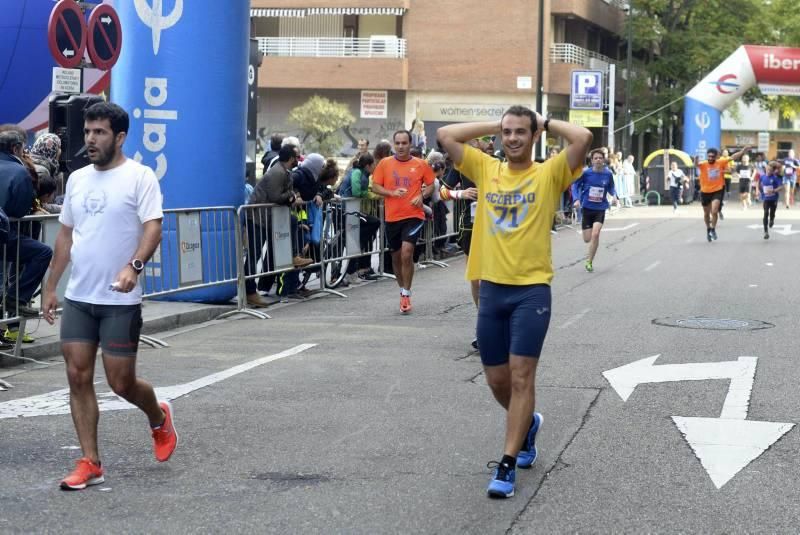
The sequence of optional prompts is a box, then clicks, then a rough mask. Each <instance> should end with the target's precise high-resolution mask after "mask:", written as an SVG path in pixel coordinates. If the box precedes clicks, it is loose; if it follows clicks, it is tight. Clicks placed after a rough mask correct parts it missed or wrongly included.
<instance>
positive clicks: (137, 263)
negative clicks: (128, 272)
mask: <svg viewBox="0 0 800 535" xmlns="http://www.w3.org/2000/svg"><path fill="white" fill-rule="evenodd" d="M128 265H129V266H131V267H132V268H133V270H134V271H135V272H136V274H137V275H138V274H139V273H141V272H142V271H144V262H142V261H141V260H139V259H138V258H134V259H133V260H131V261H130V262H129V263H128Z"/></svg>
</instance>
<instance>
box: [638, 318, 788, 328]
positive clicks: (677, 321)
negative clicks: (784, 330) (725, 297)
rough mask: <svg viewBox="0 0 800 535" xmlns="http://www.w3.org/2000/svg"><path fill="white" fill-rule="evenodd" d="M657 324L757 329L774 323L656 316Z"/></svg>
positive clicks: (770, 326)
mask: <svg viewBox="0 0 800 535" xmlns="http://www.w3.org/2000/svg"><path fill="white" fill-rule="evenodd" d="M653 323H654V324H655V325H663V326H665V327H683V328H684V329H705V330H709V331H757V330H759V329H771V328H772V327H775V325H773V324H772V323H767V322H765V321H759V320H737V319H731V318H705V317H694V318H656V319H654V320H653Z"/></svg>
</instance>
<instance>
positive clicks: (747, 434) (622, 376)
mask: <svg viewBox="0 0 800 535" xmlns="http://www.w3.org/2000/svg"><path fill="white" fill-rule="evenodd" d="M658 357H659V355H656V356H653V357H648V358H645V359H641V360H637V361H636V362H632V363H630V364H626V365H624V366H621V367H619V368H615V369H613V370H608V371H605V372H603V376H604V377H605V378H606V380H607V381H608V382H609V383H610V384H611V386H612V387H613V388H614V390H615V391H616V392H617V394H619V396H620V397H621V398H622V400H623V401H627V400H628V398H629V397H630V396H631V394H632V393H633V391H634V390H635V389H636V387H637V386H638V385H640V384H644V383H664V382H675V381H703V380H707V379H730V381H731V384H730V387H729V388H728V394H727V396H725V402H724V403H723V405H722V412H721V413H720V416H719V418H694V417H685V416H673V417H672V420H673V421H674V422H675V425H676V426H677V427H678V429H679V430H680V432H681V433H682V434H683V436H684V438H685V439H686V441H687V442H688V443H689V446H690V447H691V448H692V451H694V453H695V455H696V456H697V458H698V460H699V461H700V464H701V465H702V466H703V468H704V469H705V470H706V472H707V473H708V475H709V477H710V478H711V481H712V482H713V483H714V486H716V487H717V488H718V489H719V488H722V486H723V485H724V484H725V483H727V482H728V481H730V480H731V478H733V476H735V475H736V474H737V473H738V472H739V471H740V470H741V469H742V468H744V467H745V466H747V465H748V464H750V462H751V461H753V460H754V459H756V458H757V457H759V456H760V455H761V454H762V453H764V452H765V451H766V450H767V449H768V448H769V447H770V446H771V445H772V444H774V443H775V442H776V441H777V440H778V439H779V438H781V437H782V436H783V435H784V434H786V433H787V432H788V431H789V430H790V429H791V428H792V427H794V424H791V423H776V422H760V421H749V420H747V419H746V418H747V411H748V408H749V405H750V392H751V391H752V389H753V383H754V381H755V375H756V365H757V363H758V359H757V358H756V357H739V358H738V360H736V361H728V362H708V363H688V364H666V365H662V366H654V363H655V361H656V359H657V358H658Z"/></svg>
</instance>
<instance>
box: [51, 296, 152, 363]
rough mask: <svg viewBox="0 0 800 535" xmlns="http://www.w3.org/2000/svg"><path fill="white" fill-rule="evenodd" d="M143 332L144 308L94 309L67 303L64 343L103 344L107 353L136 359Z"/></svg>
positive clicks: (101, 307) (104, 307) (103, 307)
mask: <svg viewBox="0 0 800 535" xmlns="http://www.w3.org/2000/svg"><path fill="white" fill-rule="evenodd" d="M141 332H142V305H141V304H139V305H93V304H91V303H84V302H81V301H72V300H70V299H66V300H65V301H64V309H63V313H62V317H61V342H62V343H63V342H67V343H68V342H84V343H90V344H99V345H100V348H101V349H102V350H103V353H104V354H106V355H113V356H117V357H135V356H136V351H137V350H138V348H139V334H140V333H141Z"/></svg>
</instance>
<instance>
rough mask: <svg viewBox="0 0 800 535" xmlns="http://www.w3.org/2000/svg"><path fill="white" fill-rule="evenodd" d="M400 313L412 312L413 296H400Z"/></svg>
mask: <svg viewBox="0 0 800 535" xmlns="http://www.w3.org/2000/svg"><path fill="white" fill-rule="evenodd" d="M400 312H402V313H403V314H406V313H408V312H411V296H410V295H401V296H400Z"/></svg>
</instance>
